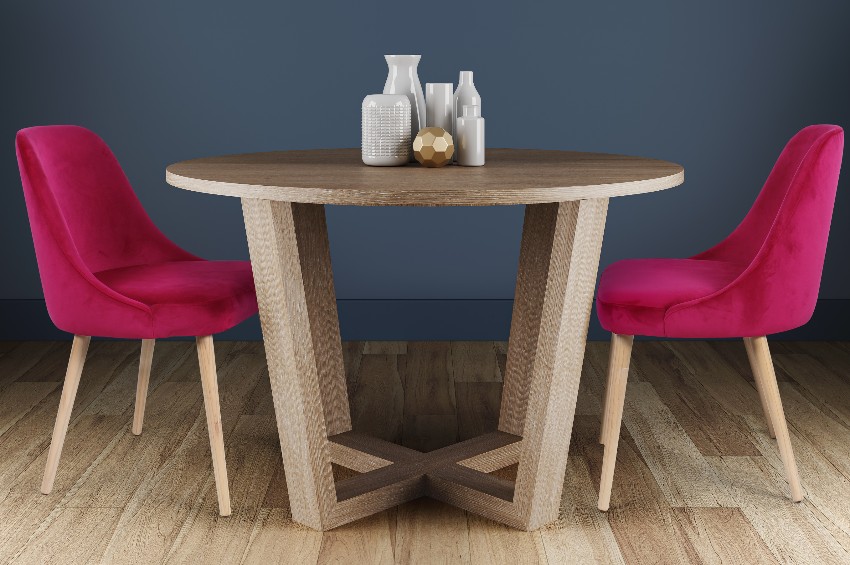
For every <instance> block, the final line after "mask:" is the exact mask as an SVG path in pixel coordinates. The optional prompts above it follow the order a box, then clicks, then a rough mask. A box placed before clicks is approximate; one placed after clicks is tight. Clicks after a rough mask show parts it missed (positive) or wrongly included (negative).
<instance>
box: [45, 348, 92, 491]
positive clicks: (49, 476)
mask: <svg viewBox="0 0 850 565" xmlns="http://www.w3.org/2000/svg"><path fill="white" fill-rule="evenodd" d="M89 341H91V338H90V337H89V336H83V335H75V336H74V342H73V343H72V344H71V357H70V359H69V360H68V369H67V371H66V372H65V384H64V385H63V386H62V397H61V398H60V400H59V411H58V413H57V414H56V423H55V424H54V426H53V439H51V440H50V451H48V453H47V464H46V465H45V467H44V478H43V479H42V480H41V492H42V493H44V494H50V491H52V490H53V481H54V479H56V469H57V468H58V467H59V457H61V456H62V446H63V445H64V443H65V434H66V433H67V432H68V422H70V420H71V410H72V409H73V408H74V398H75V397H76V396H77V388H78V387H79V385H80V375H82V373H83V365H84V364H85V362H86V353H87V352H88V349H89Z"/></svg>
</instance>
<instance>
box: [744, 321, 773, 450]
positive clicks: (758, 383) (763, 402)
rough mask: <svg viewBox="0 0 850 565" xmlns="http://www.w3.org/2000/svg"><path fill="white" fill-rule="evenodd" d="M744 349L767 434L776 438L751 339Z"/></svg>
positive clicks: (745, 342) (745, 341) (746, 340)
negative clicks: (759, 401)
mask: <svg viewBox="0 0 850 565" xmlns="http://www.w3.org/2000/svg"><path fill="white" fill-rule="evenodd" d="M744 347H745V348H746V349H747V358H748V359H749V360H750V369H752V371H753V378H754V379H755V382H756V390H757V391H758V393H759V400H761V409H762V411H763V412H764V419H765V420H766V421H767V433H768V435H770V437H772V438H775V437H776V432H774V431H773V418H771V416H770V408H769V407H768V405H767V398H766V397H765V395H764V387H763V386H762V385H761V379H760V378H758V377H757V376H756V372H758V370H759V365H758V363H757V362H756V357H755V353H754V351H753V344H752V339H751V338H747V337H745V338H744Z"/></svg>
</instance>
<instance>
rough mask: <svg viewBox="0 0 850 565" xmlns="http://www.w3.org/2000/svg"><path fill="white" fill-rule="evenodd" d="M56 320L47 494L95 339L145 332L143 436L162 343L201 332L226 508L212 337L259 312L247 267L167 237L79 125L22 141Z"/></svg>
mask: <svg viewBox="0 0 850 565" xmlns="http://www.w3.org/2000/svg"><path fill="white" fill-rule="evenodd" d="M16 150H17V156H18V166H19V167H20V171H21V180H22V182H23V186H24V196H25V198H26V204H27V211H28V213H29V219H30V227H31V228H32V235H33V241H34V243H35V252H36V258H37V260H38V267H39V272H40V274H41V284H42V288H43V290H44V298H45V300H46V302H47V310H48V312H49V314H50V319H51V320H53V323H54V324H55V325H56V327H58V328H59V329H61V330H63V331H67V332H70V333H72V334H74V341H73V344H72V346H71V358H70V361H69V362H68V370H67V373H66V375H65V385H64V387H63V389H62V398H61V400H60V402H59V413H58V415H57V417H56V425H55V427H54V429H53V439H52V441H51V444H50V451H49V453H48V457H47V466H46V468H45V471H44V479H43V481H42V484H41V491H42V492H43V493H45V494H49V493H50V491H51V490H52V489H53V481H54V478H55V477H56V469H57V467H58V465H59V457H60V455H61V453H62V444H63V443H64V441H65V433H66V432H67V430H68V422H69V420H70V417H71V409H72V407H73V404H74V397H75V396H76V393H77V386H78V384H79V381H80V375H81V373H82V369H83V363H84V361H85V357H86V351H87V350H88V345H89V339H90V336H102V337H113V338H126V339H141V340H142V351H141V361H140V363H139V379H138V384H137V389H136V406H135V413H134V416H133V427H132V431H133V433H134V434H136V435H139V434H141V431H142V420H143V417H144V409H145V399H146V396H147V389H148V380H149V377H150V369H151V361H152V357H153V348H154V340H155V339H157V338H165V337H171V336H196V337H197V349H198V360H199V362H200V373H201V383H202V387H203V393H204V405H205V407H206V416H207V427H208V429H209V436H210V447H211V449H212V456H213V457H212V459H213V470H214V474H215V481H216V490H217V494H218V504H219V512H220V514H221V515H222V516H227V515H229V514H230V494H229V489H228V485H227V469H226V466H225V460H224V440H223V437H222V427H221V413H220V409H219V401H218V383H217V377H216V369H215V354H214V350H213V341H212V334H215V333H218V332H221V331H224V330H227V329H229V328H231V327H233V326H235V325H236V324H238V323H239V322H241V321H243V320H245V319H246V318H248V317H249V316H251V315H252V314H254V313H255V312H256V311H257V301H256V295H255V293H254V283H253V278H252V275H251V264H250V263H249V262H247V261H205V260H203V259H201V258H199V257H196V256H194V255H192V254H191V253H187V252H186V251H184V250H182V249H180V248H179V247H177V246H176V245H175V244H174V243H172V242H171V241H169V240H168V238H166V237H165V235H163V233H162V232H160V231H159V230H158V229H157V228H156V226H155V225H154V224H153V222H151V220H150V218H149V217H148V216H147V214H146V213H145V211H144V209H143V208H142V206H141V203H140V202H139V200H138V199H137V198H136V195H135V194H134V193H133V189H132V188H131V187H130V184H129V182H128V181H127V177H126V176H124V172H123V171H122V170H121V167H120V165H119V164H118V161H117V160H116V159H115V156H114V155H113V154H112V152H111V151H110V150H109V148H108V147H107V146H106V144H105V143H104V142H103V140H101V139H100V138H99V137H98V136H97V135H95V134H94V133H92V132H90V131H88V130H86V129H84V128H81V127H76V126H45V127H33V128H28V129H24V130H21V131H20V132H18V135H17V138H16Z"/></svg>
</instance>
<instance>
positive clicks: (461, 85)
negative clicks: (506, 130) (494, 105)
mask: <svg viewBox="0 0 850 565" xmlns="http://www.w3.org/2000/svg"><path fill="white" fill-rule="evenodd" d="M464 106H478V109H479V111H480V115H483V113H484V112H483V110H482V108H481V96H480V95H479V94H478V90H476V89H475V83H474V82H472V71H461V72H460V80H459V81H458V83H457V90H455V96H454V121H455V131H457V119H458V118H460V117H461V116H463V107H464Z"/></svg>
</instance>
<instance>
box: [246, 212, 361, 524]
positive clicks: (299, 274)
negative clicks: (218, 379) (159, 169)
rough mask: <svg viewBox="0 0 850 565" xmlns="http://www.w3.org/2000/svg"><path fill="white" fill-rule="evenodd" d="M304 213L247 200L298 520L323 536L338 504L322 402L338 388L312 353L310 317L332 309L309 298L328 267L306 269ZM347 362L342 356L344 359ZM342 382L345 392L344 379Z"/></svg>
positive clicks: (251, 245) (263, 318) (280, 427)
mask: <svg viewBox="0 0 850 565" xmlns="http://www.w3.org/2000/svg"><path fill="white" fill-rule="evenodd" d="M299 210H304V207H301V206H295V205H292V204H288V203H283V202H269V201H264V200H251V199H243V200H242V211H243V215H244V217H245V230H246V232H247V235H248V249H249V251H250V254H251V264H252V267H253V270H254V282H255V286H256V289H257V301H258V304H259V308H260V322H261V325H262V329H263V341H264V343H265V349H266V358H267V360H268V365H269V377H270V379H271V389H272V397H273V399H274V407H275V412H276V414H277V423H278V433H279V434H280V445H281V451H282V453H283V461H284V465H285V467H286V481H287V486H288V490H289V493H290V503H291V505H292V515H293V517H294V518H295V519H296V520H297V521H298V522H300V523H302V524H306V525H309V526H310V527H313V528H315V529H318V530H322V529H324V528H323V525H324V524H325V523H327V521H328V520H329V518H330V516H331V513H332V511H333V506H334V503H335V500H336V495H335V491H334V484H333V475H332V472H331V462H330V456H329V452H328V448H327V445H326V444H327V436H328V426H327V416H328V415H327V414H326V413H325V410H324V408H325V407H327V404H325V403H323V401H322V400H323V392H326V391H327V390H328V389H332V390H338V388H337V387H327V386H325V387H323V385H322V383H321V380H322V377H328V376H329V375H328V374H323V373H322V372H321V370H320V367H328V365H322V364H320V363H319V361H317V358H316V357H317V355H319V354H321V353H322V351H316V350H315V349H314V344H315V341H314V339H313V332H314V331H316V330H317V328H314V327H313V325H312V323H311V322H312V321H313V320H314V319H315V318H314V316H315V315H316V313H315V312H314V314H312V315H311V311H315V309H316V308H317V307H322V306H325V307H326V306H327V305H326V304H318V305H317V304H315V303H311V302H310V301H309V299H310V298H311V297H313V298H315V296H316V295H314V294H312V293H307V292H306V291H305V288H304V281H305V278H306V279H308V280H315V279H312V277H311V275H310V274H309V272H310V271H311V270H314V269H315V270H318V271H319V272H322V273H327V271H328V270H329V267H327V266H326V265H321V264H319V265H317V264H315V262H307V261H305V260H304V259H306V257H304V256H302V255H301V246H300V245H299V237H298V235H299V234H298V232H297V226H299V225H302V224H301V223H300V222H298V221H297V220H296V217H295V216H297V215H298V214H299ZM302 226H303V225H302ZM325 257H326V255H325V254H324V253H321V254H319V253H314V254H311V255H310V258H312V259H314V260H316V261H321V260H322V259H323V258H325ZM304 271H307V273H305V272H304ZM323 327H325V328H327V327H328V326H327V325H324V326H323ZM325 337H327V338H330V336H325ZM341 356H342V352H341V349H340V360H341ZM341 367H342V365H341V364H340V368H341ZM337 378H340V379H342V380H343V386H344V382H345V381H344V379H345V375H344V373H340V374H339V375H337ZM343 390H344V389H343ZM333 401H334V402H336V403H337V405H338V406H339V407H341V406H342V405H343V403H344V406H345V412H348V406H347V405H348V398H347V396H345V397H342V398H340V397H338V396H334V397H333ZM342 431H345V430H342Z"/></svg>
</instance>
